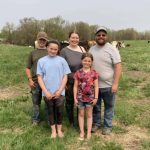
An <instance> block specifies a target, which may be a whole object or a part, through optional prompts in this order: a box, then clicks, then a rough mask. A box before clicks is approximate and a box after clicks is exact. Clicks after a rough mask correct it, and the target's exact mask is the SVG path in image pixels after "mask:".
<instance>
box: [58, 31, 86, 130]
mask: <svg viewBox="0 0 150 150" xmlns="http://www.w3.org/2000/svg"><path fill="white" fill-rule="evenodd" d="M78 44H79V34H78V33H77V32H70V33H69V45H68V46H67V47H65V48H63V49H62V50H61V52H60V55H61V56H62V57H64V58H65V59H66V61H67V62H68V65H69V67H70V70H71V72H72V73H70V74H69V75H68V82H67V85H66V94H65V95H66V112H67V116H68V119H69V122H70V125H71V126H73V127H74V125H75V121H74V109H73V108H74V98H73V84H74V79H73V73H74V72H76V71H77V70H78V69H80V68H81V67H82V65H81V56H82V54H83V53H84V52H85V49H84V48H83V47H81V46H79V45H78Z"/></svg>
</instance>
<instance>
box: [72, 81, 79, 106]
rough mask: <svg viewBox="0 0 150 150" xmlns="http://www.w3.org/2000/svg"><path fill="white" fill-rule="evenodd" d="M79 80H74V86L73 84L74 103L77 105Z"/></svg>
mask: <svg viewBox="0 0 150 150" xmlns="http://www.w3.org/2000/svg"><path fill="white" fill-rule="evenodd" d="M78 84H79V83H78V80H76V79H75V80H74V86H73V96H74V104H75V106H77V103H78V100H77V92H78Z"/></svg>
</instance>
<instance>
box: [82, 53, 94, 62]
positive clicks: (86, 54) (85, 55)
mask: <svg viewBox="0 0 150 150" xmlns="http://www.w3.org/2000/svg"><path fill="white" fill-rule="evenodd" d="M85 57H89V58H91V60H92V61H93V60H94V59H93V55H92V54H91V53H83V54H82V57H81V60H83V59H84V58H85Z"/></svg>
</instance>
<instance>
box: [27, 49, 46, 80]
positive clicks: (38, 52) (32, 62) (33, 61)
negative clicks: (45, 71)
mask: <svg viewBox="0 0 150 150" xmlns="http://www.w3.org/2000/svg"><path fill="white" fill-rule="evenodd" d="M46 55H48V52H47V49H35V50H33V51H31V52H30V54H29V57H28V60H27V66H26V68H29V69H31V73H32V78H33V79H36V78H37V76H36V70H37V62H38V60H39V59H40V58H42V57H44V56H46Z"/></svg>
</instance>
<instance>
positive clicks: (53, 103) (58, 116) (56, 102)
mask: <svg viewBox="0 0 150 150" xmlns="http://www.w3.org/2000/svg"><path fill="white" fill-rule="evenodd" d="M44 101H45V104H46V105H47V109H48V118H49V123H50V125H51V126H52V125H54V124H58V125H61V124H62V121H63V108H64V96H60V97H59V98H58V99H53V100H48V99H47V98H46V97H44Z"/></svg>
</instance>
